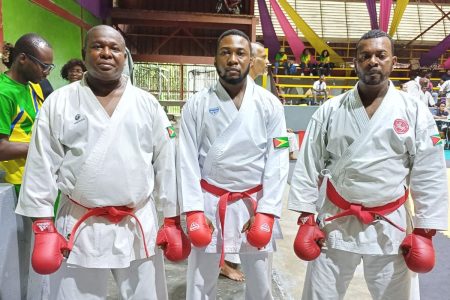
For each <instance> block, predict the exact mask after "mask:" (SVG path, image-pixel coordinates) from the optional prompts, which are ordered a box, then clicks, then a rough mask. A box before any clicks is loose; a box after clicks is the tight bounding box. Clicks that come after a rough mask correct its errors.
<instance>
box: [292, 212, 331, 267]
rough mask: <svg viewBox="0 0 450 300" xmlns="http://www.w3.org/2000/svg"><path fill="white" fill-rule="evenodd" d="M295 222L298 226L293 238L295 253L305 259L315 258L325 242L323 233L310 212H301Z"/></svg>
mask: <svg viewBox="0 0 450 300" xmlns="http://www.w3.org/2000/svg"><path fill="white" fill-rule="evenodd" d="M297 224H298V225H300V227H299V228H298V232H297V236H296V237H295V240H294V252H295V254H296V255H297V256H298V257H299V258H300V259H303V260H306V261H310V260H314V259H316V258H317V257H318V256H319V255H320V252H321V248H322V245H323V244H324V243H325V234H324V233H323V232H322V230H320V228H319V226H318V225H317V223H316V222H315V221H314V214H312V213H308V212H302V213H301V215H300V217H299V218H298V222H297Z"/></svg>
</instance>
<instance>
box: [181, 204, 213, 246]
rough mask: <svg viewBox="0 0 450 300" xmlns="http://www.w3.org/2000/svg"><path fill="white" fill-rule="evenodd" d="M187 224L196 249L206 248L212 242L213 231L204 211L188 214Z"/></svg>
mask: <svg viewBox="0 0 450 300" xmlns="http://www.w3.org/2000/svg"><path fill="white" fill-rule="evenodd" d="M186 216H187V218H186V223H187V230H188V235H189V238H190V239H191V242H192V245H194V246H195V247H199V248H201V247H206V246H208V245H209V243H210V242H211V236H212V230H211V228H210V226H209V225H208V223H207V221H206V217H205V214H204V213H203V212H202V211H190V212H187V213H186Z"/></svg>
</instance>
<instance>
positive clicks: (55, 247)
mask: <svg viewBox="0 0 450 300" xmlns="http://www.w3.org/2000/svg"><path fill="white" fill-rule="evenodd" d="M33 232H34V234H35V236H34V247H33V254H32V256H31V265H32V266H33V269H34V270H35V271H36V273H39V274H51V273H54V272H56V271H57V270H58V269H59V267H60V266H61V263H62V261H63V258H64V257H63V254H62V251H63V250H69V249H68V247H67V241H66V239H65V238H64V237H63V236H62V235H60V234H59V233H58V231H57V230H56V228H55V224H53V221H52V220H48V219H40V220H36V221H34V222H33Z"/></svg>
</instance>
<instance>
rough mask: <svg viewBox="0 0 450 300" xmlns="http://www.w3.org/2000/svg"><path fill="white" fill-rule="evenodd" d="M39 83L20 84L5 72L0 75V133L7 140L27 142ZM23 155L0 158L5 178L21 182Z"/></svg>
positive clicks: (39, 92) (39, 99)
mask: <svg viewBox="0 0 450 300" xmlns="http://www.w3.org/2000/svg"><path fill="white" fill-rule="evenodd" d="M43 99H44V97H43V95H42V90H41V89H40V87H39V85H30V84H21V83H18V82H16V81H14V80H12V79H11V78H9V77H8V76H7V75H6V74H1V75H0V134H5V135H8V136H9V141H10V142H23V143H29V142H30V139H31V129H32V127H33V123H34V119H35V118H36V114H37V112H38V111H39V108H40V107H41V105H42V102H43ZM24 167H25V159H24V158H20V159H15V160H9V161H2V162H0V168H2V169H4V170H5V172H6V175H5V180H6V182H9V183H12V184H21V183H22V174H23V170H24Z"/></svg>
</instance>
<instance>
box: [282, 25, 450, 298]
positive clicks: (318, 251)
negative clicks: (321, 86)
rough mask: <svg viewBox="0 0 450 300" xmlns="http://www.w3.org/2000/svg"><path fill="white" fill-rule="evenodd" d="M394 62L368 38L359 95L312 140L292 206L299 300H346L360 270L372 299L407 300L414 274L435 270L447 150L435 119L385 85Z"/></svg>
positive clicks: (331, 109)
mask: <svg viewBox="0 0 450 300" xmlns="http://www.w3.org/2000/svg"><path fill="white" fill-rule="evenodd" d="M393 53H394V42H393V41H392V39H391V37H390V36H389V35H387V34H386V33H385V32H383V31H381V30H378V29H377V30H371V31H369V32H367V33H365V34H364V35H363V36H362V37H361V39H360V40H359V41H358V43H357V46H356V57H355V59H354V63H355V71H356V73H357V75H358V82H357V83H356V85H355V87H354V88H353V89H352V90H351V91H349V92H346V93H344V94H341V95H339V96H336V97H334V98H333V99H331V100H329V101H327V102H325V103H324V105H322V106H321V107H320V108H319V109H318V110H317V111H316V112H315V113H314V115H313V116H312V118H311V120H310V122H309V125H308V128H307V130H306V136H305V138H304V140H303V145H302V147H301V150H300V154H299V156H298V158H297V164H296V166H295V170H294V173H293V176H292V181H291V190H290V193H289V199H288V209H290V210H293V211H296V212H299V219H298V224H299V225H300V227H299V231H298V233H297V236H296V239H295V241H294V251H295V253H296V255H297V256H298V257H299V258H300V259H302V260H306V261H309V263H308V267H307V271H306V278H305V284H304V289H303V295H302V299H303V300H319V299H344V296H345V293H346V290H347V288H348V286H349V283H350V281H351V280H352V278H353V275H354V272H355V270H356V268H357V266H358V265H360V264H361V262H362V263H363V266H364V278H365V280H366V283H367V287H368V289H369V292H370V294H371V296H372V299H376V300H382V299H410V297H412V296H416V295H417V291H416V290H414V288H417V286H415V285H413V284H412V276H413V272H421V273H425V272H429V271H431V270H432V269H433V267H434V264H435V254H434V249H433V243H432V238H433V236H434V235H435V234H436V231H437V230H446V229H447V227H448V185H447V170H446V166H445V159H444V151H443V142H442V139H441V138H440V136H439V132H438V130H437V127H436V124H435V121H434V119H433V116H432V115H431V113H430V111H429V109H428V108H427V107H426V106H425V105H423V103H420V100H419V99H418V98H412V97H410V96H409V95H408V94H406V93H403V92H400V91H398V90H397V89H396V88H395V87H394V85H393V84H392V81H390V80H389V76H390V74H391V72H392V70H393V68H394V65H395V63H396V62H397V57H396V56H394V55H393ZM321 187H323V188H324V189H326V193H325V194H324V197H320V196H319V195H320V193H319V189H320V188H321ZM409 193H411V196H412V199H413V201H414V217H413V219H412V220H411V219H410V218H411V217H410V216H411V214H410V212H408V211H407V208H406V207H405V205H404V204H405V202H406V200H407V199H408V195H409ZM325 195H326V196H325ZM315 213H318V215H317V220H316V217H315ZM409 224H411V225H412V227H413V229H411V230H412V233H409V232H406V230H407V227H408V226H409ZM323 246H325V247H323Z"/></svg>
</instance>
